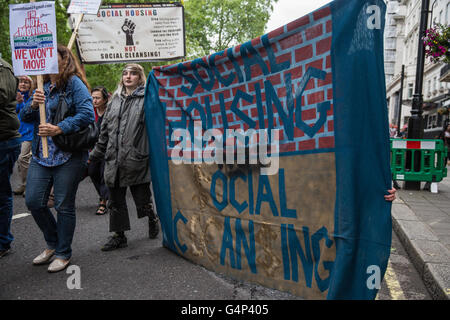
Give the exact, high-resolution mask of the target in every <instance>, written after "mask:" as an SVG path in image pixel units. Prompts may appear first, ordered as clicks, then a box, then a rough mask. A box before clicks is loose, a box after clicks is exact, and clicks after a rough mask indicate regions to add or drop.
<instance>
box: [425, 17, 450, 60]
mask: <svg viewBox="0 0 450 320" xmlns="http://www.w3.org/2000/svg"><path fill="white" fill-rule="evenodd" d="M423 44H424V45H425V56H426V57H428V58H430V60H431V61H432V62H434V63H438V62H444V63H450V26H448V25H443V24H435V26H434V28H431V29H428V30H426V31H425V37H423Z"/></svg>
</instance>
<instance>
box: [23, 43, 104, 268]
mask: <svg viewBox="0 0 450 320" xmlns="http://www.w3.org/2000/svg"><path fill="white" fill-rule="evenodd" d="M57 52H58V70H59V73H58V74H50V75H44V88H43V91H42V90H38V89H37V90H36V91H35V92H34V95H33V99H32V100H31V101H30V102H28V103H27V104H26V106H25V107H24V108H23V109H22V111H21V112H20V115H21V118H22V120H23V121H28V122H31V123H34V136H33V143H32V151H33V156H32V160H31V163H30V167H29V169H28V177H27V180H28V182H27V185H28V188H27V192H26V196H25V202H26V205H27V207H28V209H29V210H30V211H31V214H32V215H33V218H34V220H35V221H36V223H37V225H38V226H39V228H40V229H41V231H42V233H43V234H44V238H45V241H46V243H47V248H46V249H45V250H44V251H43V252H42V253H41V254H40V255H38V256H37V257H36V258H35V259H34V260H33V264H34V265H41V264H45V263H47V262H49V261H50V259H51V257H52V256H53V255H54V256H55V258H56V259H54V260H53V261H52V263H51V264H50V266H49V267H48V271H49V272H58V271H61V270H63V269H65V268H66V267H67V266H68V264H69V262H70V259H71V256H72V248H71V245H72V239H73V235H74V231H75V222H76V217H75V197H76V193H77V189H78V184H79V182H80V180H81V177H82V173H83V171H84V170H86V163H87V157H88V152H87V151H80V152H66V151H62V150H60V149H59V148H58V147H57V146H56V145H55V143H54V142H53V140H52V137H54V136H56V135H59V134H69V133H73V132H77V131H79V130H81V129H82V128H84V127H86V126H88V125H89V124H90V123H93V122H94V121H95V116H94V107H93V105H92V97H91V95H90V93H89V89H88V83H87V80H86V77H85V75H84V73H83V71H82V69H81V67H80V65H79V64H78V62H77V60H76V58H75V56H74V55H73V54H72V52H71V51H70V50H68V48H67V47H65V46H63V45H58V47H57ZM63 94H64V95H65V99H66V102H67V104H68V106H69V109H70V110H72V111H73V114H74V115H73V116H70V117H67V118H65V119H64V120H63V121H61V122H59V123H58V124H57V125H53V124H51V119H52V115H53V114H54V113H55V112H56V109H57V108H58V106H59V99H60V96H61V95H63ZM41 103H45V109H46V117H47V123H46V124H39V111H38V109H39V104H41ZM41 137H47V140H48V157H47V158H45V157H44V156H43V150H42V143H41ZM52 186H53V189H54V195H55V209H56V212H57V220H55V218H54V217H53V215H52V212H51V211H50V209H49V208H48V206H47V202H48V197H49V194H50V190H51V188H52Z"/></svg>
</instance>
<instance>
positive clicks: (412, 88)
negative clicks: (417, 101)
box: [408, 83, 414, 98]
mask: <svg viewBox="0 0 450 320" xmlns="http://www.w3.org/2000/svg"><path fill="white" fill-rule="evenodd" d="M413 93H414V84H412V83H408V98H412V97H413Z"/></svg>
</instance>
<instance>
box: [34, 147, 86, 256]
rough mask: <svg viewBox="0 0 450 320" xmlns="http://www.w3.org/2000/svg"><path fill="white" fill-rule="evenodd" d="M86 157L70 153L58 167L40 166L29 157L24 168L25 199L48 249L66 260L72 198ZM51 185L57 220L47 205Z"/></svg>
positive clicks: (69, 250) (71, 229)
mask: <svg viewBox="0 0 450 320" xmlns="http://www.w3.org/2000/svg"><path fill="white" fill-rule="evenodd" d="M86 160H87V154H73V155H72V157H71V158H70V159H69V161H67V162H66V163H64V164H62V165H60V166H56V167H44V166H42V165H40V164H38V163H37V162H36V161H35V160H34V159H32V160H31V163H30V167H29V169H28V176H27V192H26V193H25V202H26V204H27V207H28V209H29V210H30V211H31V214H32V215H33V218H34V221H36V224H37V225H38V227H39V228H40V229H41V231H42V233H43V234H44V239H45V241H46V243H47V247H48V249H53V250H55V257H56V258H60V259H64V260H68V259H70V257H71V256H72V247H71V246H72V239H73V234H74V232H75V224H76V218H75V198H76V194H77V190H78V184H79V182H80V180H81V176H82V173H83V171H84V170H86V165H87V163H86ZM52 186H53V193H54V195H55V209H56V212H57V220H56V219H55V217H54V216H53V214H52V212H51V211H50V209H49V208H48V207H47V201H48V197H49V195H50V191H51V188H52Z"/></svg>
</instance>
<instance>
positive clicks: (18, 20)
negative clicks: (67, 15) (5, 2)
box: [9, 1, 58, 76]
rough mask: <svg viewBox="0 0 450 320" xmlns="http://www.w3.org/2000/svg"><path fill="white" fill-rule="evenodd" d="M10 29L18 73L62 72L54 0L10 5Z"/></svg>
mask: <svg viewBox="0 0 450 320" xmlns="http://www.w3.org/2000/svg"><path fill="white" fill-rule="evenodd" d="M9 30H10V43H11V51H12V63H13V68H14V74H15V75H16V76H20V75H42V74H52V73H58V54H57V40H56V18H55V3H54V2H52V1H42V2H32V3H24V4H11V5H9Z"/></svg>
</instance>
